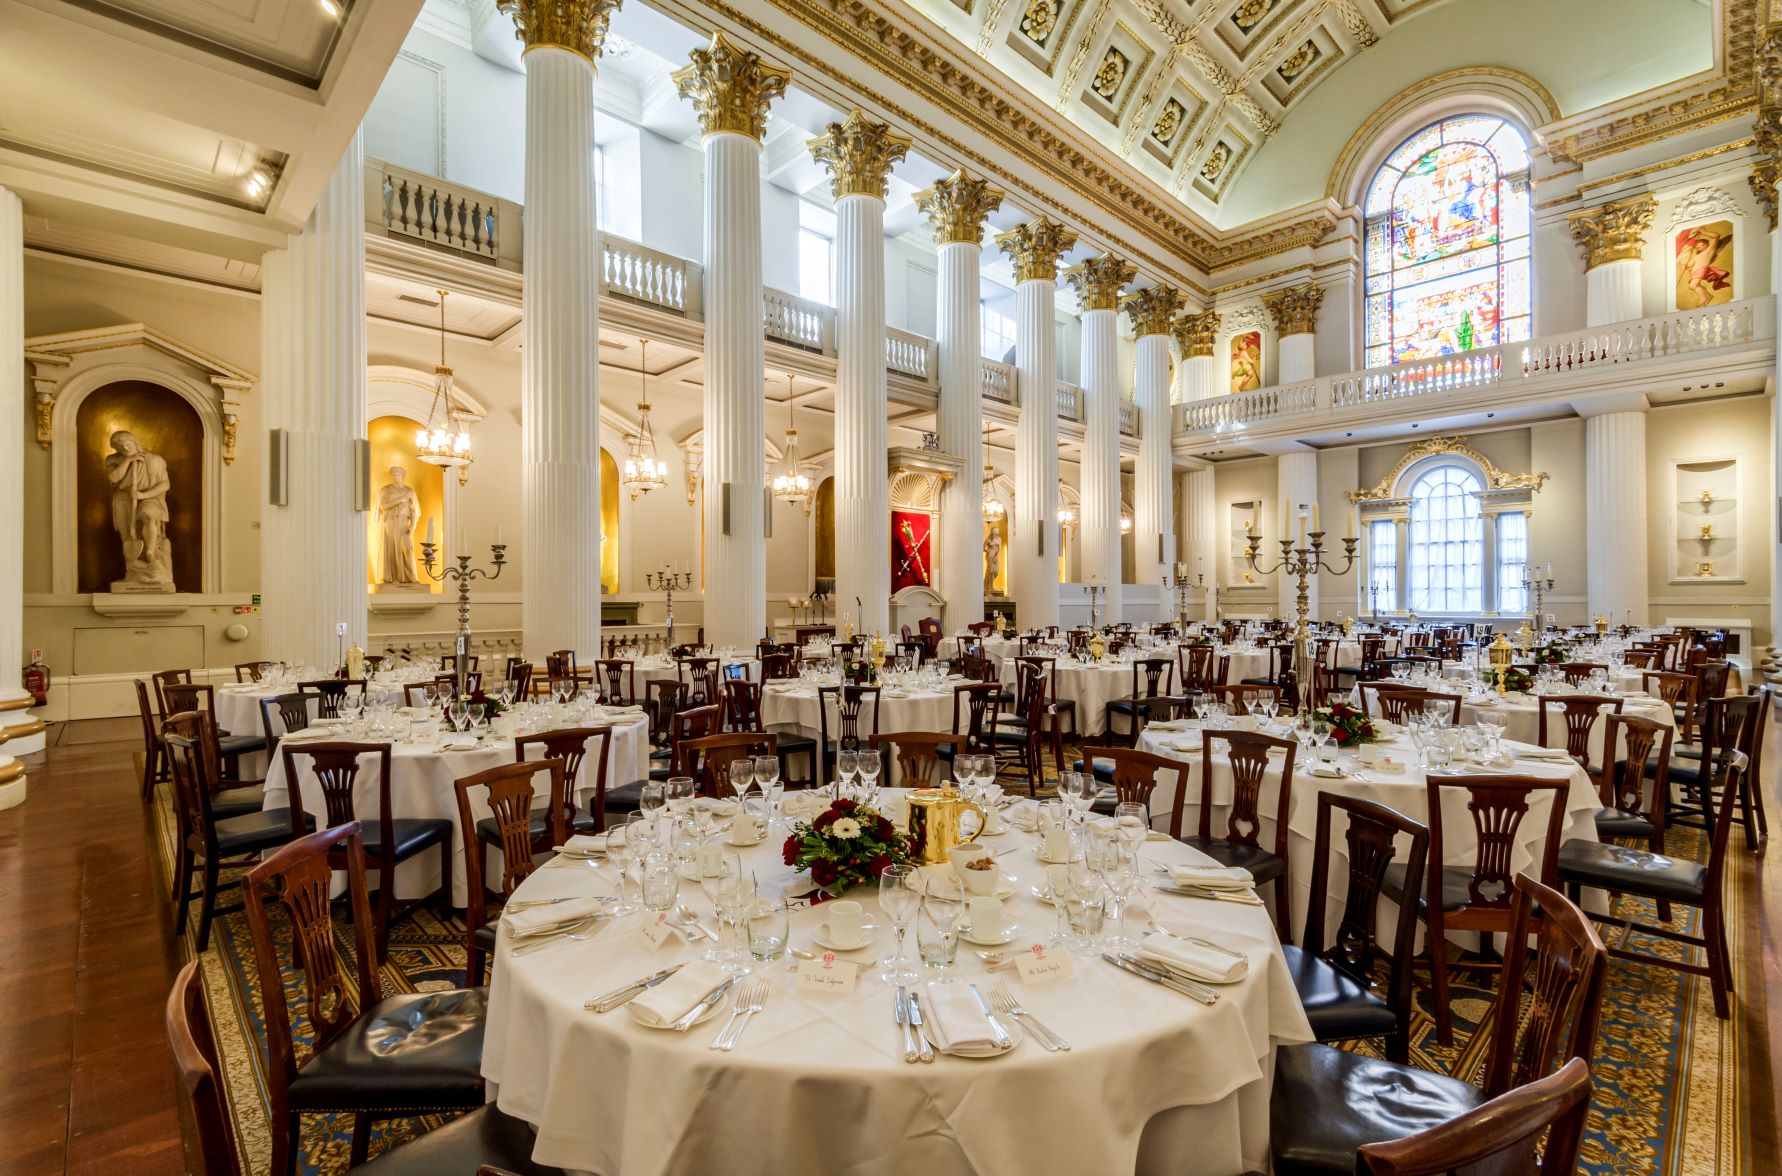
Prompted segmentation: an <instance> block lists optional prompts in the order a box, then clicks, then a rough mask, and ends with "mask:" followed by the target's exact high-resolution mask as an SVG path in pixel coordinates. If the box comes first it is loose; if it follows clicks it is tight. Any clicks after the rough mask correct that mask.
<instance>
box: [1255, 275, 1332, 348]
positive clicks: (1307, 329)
mask: <svg viewBox="0 0 1782 1176" xmlns="http://www.w3.org/2000/svg"><path fill="white" fill-rule="evenodd" d="M1323 301H1324V287H1322V286H1320V285H1319V284H1318V283H1317V282H1307V283H1306V284H1305V285H1303V286H1290V287H1288V288H1287V289H1285V290H1276V291H1275V292H1274V293H1272V294H1264V295H1263V296H1262V305H1264V306H1266V307H1268V313H1269V317H1270V318H1272V319H1274V323H1275V333H1276V334H1279V335H1309V334H1311V333H1312V332H1313V331H1315V330H1317V329H1318V328H1317V319H1318V306H1319V304H1320V303H1322V302H1323Z"/></svg>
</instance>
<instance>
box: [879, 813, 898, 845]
mask: <svg viewBox="0 0 1782 1176" xmlns="http://www.w3.org/2000/svg"><path fill="white" fill-rule="evenodd" d="M896 832H897V829H896V828H895V827H894V826H893V825H892V824H891V822H890V821H888V820H886V819H885V818H884V817H880V818H879V826H878V829H877V833H878V835H879V840H880V841H889V840H891V838H892V836H893V835H894V834H895V833H896Z"/></svg>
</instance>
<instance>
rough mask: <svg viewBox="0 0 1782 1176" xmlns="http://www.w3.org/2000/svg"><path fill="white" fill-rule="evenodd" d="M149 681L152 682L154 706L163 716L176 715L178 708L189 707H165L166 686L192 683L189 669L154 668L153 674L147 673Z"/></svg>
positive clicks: (186, 708)
mask: <svg viewBox="0 0 1782 1176" xmlns="http://www.w3.org/2000/svg"><path fill="white" fill-rule="evenodd" d="M149 681H150V682H151V683H153V684H154V690H155V707H156V709H157V710H158V711H159V712H160V714H162V715H163V716H166V715H176V714H178V713H179V712H180V710H190V709H191V708H190V707H176V708H175V709H173V710H168V709H167V687H169V686H190V685H191V684H192V671H191V670H156V671H155V672H154V673H153V674H150V675H149Z"/></svg>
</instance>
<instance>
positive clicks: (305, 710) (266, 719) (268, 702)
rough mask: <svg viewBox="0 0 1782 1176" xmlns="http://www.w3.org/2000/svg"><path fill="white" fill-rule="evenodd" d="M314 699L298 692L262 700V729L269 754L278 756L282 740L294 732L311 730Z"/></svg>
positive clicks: (276, 695)
mask: <svg viewBox="0 0 1782 1176" xmlns="http://www.w3.org/2000/svg"><path fill="white" fill-rule="evenodd" d="M313 697H314V695H310V694H304V693H303V692H302V691H296V692H293V693H289V694H274V695H272V696H271V697H269V698H262V699H261V700H260V729H261V731H262V732H264V734H265V736H266V750H267V752H269V753H270V754H272V755H277V754H278V741H279V740H280V739H281V738H283V737H284V736H286V735H289V734H290V733H291V732H292V731H307V730H308V729H309V717H310V716H309V700H310V699H311V698H313Z"/></svg>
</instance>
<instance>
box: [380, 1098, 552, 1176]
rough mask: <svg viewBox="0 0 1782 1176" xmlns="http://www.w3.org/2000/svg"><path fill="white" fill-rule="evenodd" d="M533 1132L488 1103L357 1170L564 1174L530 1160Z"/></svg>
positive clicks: (428, 1174) (400, 1174)
mask: <svg viewBox="0 0 1782 1176" xmlns="http://www.w3.org/2000/svg"><path fill="white" fill-rule="evenodd" d="M532 1145H533V1134H532V1128H531V1127H530V1126H529V1125H527V1123H526V1122H525V1121H524V1120H521V1119H516V1118H514V1117H513V1116H512V1115H504V1114H502V1113H501V1111H500V1109H499V1108H498V1107H496V1106H495V1104H493V1103H489V1104H486V1105H484V1106H482V1107H479V1108H477V1109H476V1110H474V1111H472V1112H470V1114H468V1115H464V1116H462V1117H460V1118H457V1119H453V1120H452V1121H451V1122H450V1123H447V1124H446V1125H445V1126H444V1127H440V1128H438V1129H436V1130H433V1131H429V1132H427V1134H425V1135H423V1136H421V1137H420V1138H419V1139H417V1140H415V1141H414V1142H412V1143H405V1144H402V1145H401V1146H400V1147H395V1148H391V1149H390V1150H389V1151H387V1152H385V1153H383V1154H382V1155H380V1156H378V1157H377V1158H376V1159H374V1160H372V1161H371V1162H370V1163H369V1164H365V1165H362V1166H361V1167H359V1168H357V1169H355V1171H358V1172H360V1173H362V1174H363V1176H445V1174H447V1173H459V1172H462V1173H464V1174H465V1176H469V1174H470V1173H472V1172H475V1171H476V1170H477V1168H478V1167H480V1166H482V1165H484V1164H488V1165H491V1166H493V1167H496V1168H500V1169H502V1170H503V1171H507V1172H512V1173H513V1174H514V1176H563V1169H561V1168H547V1167H545V1166H544V1165H543V1164H535V1163H533V1162H532V1159H531V1157H532Z"/></svg>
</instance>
